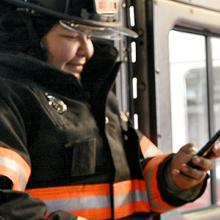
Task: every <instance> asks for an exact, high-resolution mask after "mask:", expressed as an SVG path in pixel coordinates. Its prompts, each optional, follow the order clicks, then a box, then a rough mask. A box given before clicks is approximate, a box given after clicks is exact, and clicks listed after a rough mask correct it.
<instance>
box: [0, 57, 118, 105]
mask: <svg viewBox="0 0 220 220" xmlns="http://www.w3.org/2000/svg"><path fill="white" fill-rule="evenodd" d="M96 54H98V55H96V56H94V58H93V59H91V61H90V62H89V63H88V64H87V65H86V66H85V68H84V71H83V73H82V80H81V82H80V81H79V80H77V79H76V77H75V76H73V75H72V74H68V73H64V72H62V71H60V70H58V69H55V68H53V67H52V66H51V65H49V64H47V63H46V62H43V61H40V60H38V59H36V58H33V57H31V56H28V55H25V54H12V53H0V77H2V78H7V79H12V80H29V81H32V82H34V83H37V84H39V85H40V86H43V87H46V88H47V89H49V90H52V91H54V92H56V93H58V94H61V95H64V96H67V97H69V98H75V99H78V100H87V101H91V99H94V98H96V96H97V95H98V94H99V93H100V89H101V90H102V92H103V90H105V92H104V93H106V92H108V90H109V89H110V87H111V85H112V83H113V81H114V80H115V77H116V72H117V71H114V73H112V70H113V69H114V66H115V60H116V57H117V56H107V58H106V56H104V59H103V56H100V55H99V53H96ZM100 58H101V59H100ZM88 99H89V100H88Z"/></svg>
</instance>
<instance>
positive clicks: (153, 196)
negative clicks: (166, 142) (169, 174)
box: [144, 154, 176, 213]
mask: <svg viewBox="0 0 220 220" xmlns="http://www.w3.org/2000/svg"><path fill="white" fill-rule="evenodd" d="M167 156H168V155H167V154H166V155H161V156H157V157H154V158H153V159H151V160H150V161H149V162H148V163H147V165H146V167H145V168H144V176H145V178H146V184H147V188H148V189H150V190H149V191H148V196H149V202H150V204H151V209H152V211H154V212H159V213H161V212H165V211H168V210H171V209H173V208H176V207H173V206H171V205H169V204H168V203H166V202H165V201H164V200H163V199H162V197H161V195H160V191H159V189H158V180H157V173H158V168H159V165H160V164H161V163H162V162H163V161H164V160H165V159H166V157H167Z"/></svg>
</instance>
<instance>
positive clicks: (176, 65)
mask: <svg viewBox="0 0 220 220" xmlns="http://www.w3.org/2000/svg"><path fill="white" fill-rule="evenodd" d="M169 53H170V57H169V60H170V84H171V85H170V88H171V91H170V92H171V119H172V143H173V151H174V152H176V151H177V150H178V149H179V148H180V147H181V146H183V145H184V144H186V143H188V142H193V143H196V144H197V145H198V146H202V145H203V144H204V143H205V142H206V141H207V140H208V110H207V106H208V105H207V73H206V46H205V36H203V35H198V34H192V33H186V32H180V31H174V30H172V31H171V32H170V34H169ZM208 205H210V187H207V190H206V192H205V194H204V195H203V196H202V197H201V198H200V199H198V200H196V201H195V202H194V203H191V204H188V205H186V206H184V207H183V210H186V209H188V208H189V209H191V208H201V207H204V206H208Z"/></svg>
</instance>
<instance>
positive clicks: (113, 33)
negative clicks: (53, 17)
mask: <svg viewBox="0 0 220 220" xmlns="http://www.w3.org/2000/svg"><path fill="white" fill-rule="evenodd" d="M59 23H60V25H61V26H62V27H64V28H66V29H68V30H70V31H75V32H78V33H80V34H82V35H86V36H88V37H90V38H94V39H106V40H120V39H121V38H122V36H123V35H126V34H124V33H123V30H120V31H119V30H118V29H114V28H112V27H97V26H88V25H84V24H77V23H76V22H73V21H66V20H60V21H59Z"/></svg>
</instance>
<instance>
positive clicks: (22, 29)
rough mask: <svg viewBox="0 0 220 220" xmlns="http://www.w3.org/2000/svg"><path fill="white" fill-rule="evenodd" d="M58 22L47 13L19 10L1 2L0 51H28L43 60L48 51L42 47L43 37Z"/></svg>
mask: <svg viewBox="0 0 220 220" xmlns="http://www.w3.org/2000/svg"><path fill="white" fill-rule="evenodd" d="M57 22H58V19H55V18H52V17H48V16H45V15H39V14H38V15H36V14H31V13H30V12H25V11H18V10H16V8H15V7H13V6H11V5H8V4H7V3H1V4H0V51H1V52H10V53H26V54H29V55H31V56H34V57H36V58H39V59H41V60H45V59H46V51H45V49H44V48H42V47H41V43H40V42H41V39H42V37H43V36H44V35H45V34H46V33H47V32H48V31H49V30H50V29H51V28H52V26H53V25H54V24H55V23H57Z"/></svg>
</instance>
